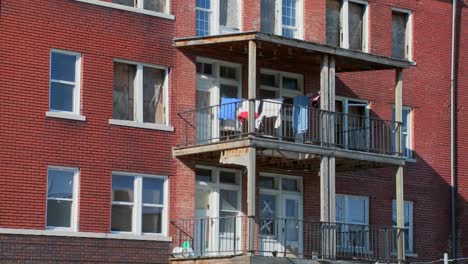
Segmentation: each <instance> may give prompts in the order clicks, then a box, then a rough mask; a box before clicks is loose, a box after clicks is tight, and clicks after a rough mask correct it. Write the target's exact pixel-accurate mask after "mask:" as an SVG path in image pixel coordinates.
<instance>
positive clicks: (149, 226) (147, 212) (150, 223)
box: [141, 206, 162, 233]
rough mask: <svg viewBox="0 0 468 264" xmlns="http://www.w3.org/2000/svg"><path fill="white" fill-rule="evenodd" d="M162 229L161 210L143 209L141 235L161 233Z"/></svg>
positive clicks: (153, 208) (154, 208)
mask: <svg viewBox="0 0 468 264" xmlns="http://www.w3.org/2000/svg"><path fill="white" fill-rule="evenodd" d="M161 227H162V208H156V207H146V206H144V207H143V215H142V227H141V228H142V230H141V231H142V232H143V233H161V232H162V231H161Z"/></svg>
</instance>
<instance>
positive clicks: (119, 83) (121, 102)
mask: <svg viewBox="0 0 468 264" xmlns="http://www.w3.org/2000/svg"><path fill="white" fill-rule="evenodd" d="M135 76H136V66H135V65H128V64H124V63H119V62H116V63H114V95H113V111H112V118H113V119H119V120H134V116H133V104H134V102H133V97H134V85H135V84H134V83H135Z"/></svg>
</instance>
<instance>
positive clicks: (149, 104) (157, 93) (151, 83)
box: [143, 67, 165, 124]
mask: <svg viewBox="0 0 468 264" xmlns="http://www.w3.org/2000/svg"><path fill="white" fill-rule="evenodd" d="M164 75H165V73H164V70H161V69H155V68H150V67H143V122H145V123H156V124H164V123H165V107H164Z"/></svg>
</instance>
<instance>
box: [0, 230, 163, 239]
mask: <svg viewBox="0 0 468 264" xmlns="http://www.w3.org/2000/svg"><path fill="white" fill-rule="evenodd" d="M0 234H10V235H32V236H61V237H81V238H102V239H124V240H144V241H162V242H171V241H172V238H171V237H168V236H164V235H156V234H155V235H152V234H144V235H135V234H113V233H111V234H109V233H92V232H73V231H65V230H53V229H52V230H50V229H47V230H36V229H14V228H0Z"/></svg>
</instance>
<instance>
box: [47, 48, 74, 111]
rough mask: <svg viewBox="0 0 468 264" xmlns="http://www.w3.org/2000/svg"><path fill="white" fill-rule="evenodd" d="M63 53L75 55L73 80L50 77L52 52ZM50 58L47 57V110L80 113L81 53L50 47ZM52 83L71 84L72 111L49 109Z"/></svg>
mask: <svg viewBox="0 0 468 264" xmlns="http://www.w3.org/2000/svg"><path fill="white" fill-rule="evenodd" d="M53 53H56V54H64V55H70V56H75V81H74V82H70V81H63V80H56V79H52V54H53ZM49 56H50V58H49V111H51V112H63V113H70V114H75V115H80V113H81V67H82V66H81V53H79V52H73V51H66V50H59V49H50V55H49ZM52 83H64V84H68V85H73V100H72V101H73V111H71V112H68V111H60V110H55V109H51V107H50V103H51V95H52V94H51V90H52Z"/></svg>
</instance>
